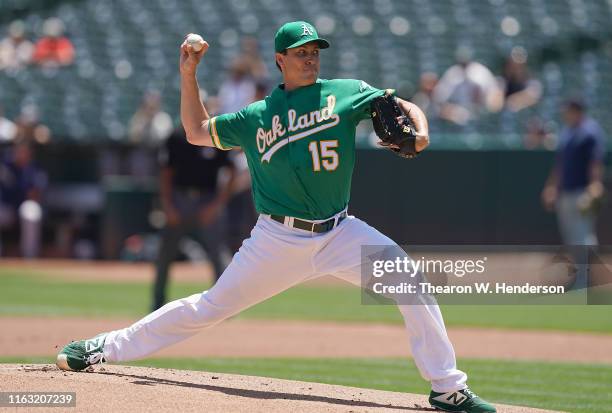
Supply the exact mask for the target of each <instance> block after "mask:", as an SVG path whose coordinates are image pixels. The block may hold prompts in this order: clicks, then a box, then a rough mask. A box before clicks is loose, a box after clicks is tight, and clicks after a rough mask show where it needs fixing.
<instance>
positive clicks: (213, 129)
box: [208, 116, 232, 151]
mask: <svg viewBox="0 0 612 413" xmlns="http://www.w3.org/2000/svg"><path fill="white" fill-rule="evenodd" d="M208 125H209V128H208V130H209V132H210V136H211V137H212V140H213V145H215V147H216V148H218V149H221V150H224V151H229V150H231V149H232V148H226V147H224V146H223V145H222V144H221V140H220V139H219V134H218V133H217V117H216V116H215V117H214V118H212V119H211V120H210V122H208Z"/></svg>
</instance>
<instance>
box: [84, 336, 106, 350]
mask: <svg viewBox="0 0 612 413" xmlns="http://www.w3.org/2000/svg"><path fill="white" fill-rule="evenodd" d="M102 344H104V337H94V338H92V339H90V340H86V341H85V351H86V352H88V353H89V352H90V351H94V350H98V349H100V348H101V347H102Z"/></svg>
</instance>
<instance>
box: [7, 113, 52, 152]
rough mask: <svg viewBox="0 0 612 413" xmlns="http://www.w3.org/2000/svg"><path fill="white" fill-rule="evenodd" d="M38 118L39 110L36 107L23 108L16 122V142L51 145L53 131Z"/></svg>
mask: <svg viewBox="0 0 612 413" xmlns="http://www.w3.org/2000/svg"><path fill="white" fill-rule="evenodd" d="M38 116H39V114H38V108H37V107H36V106H34V105H26V106H24V107H23V108H21V113H20V115H19V117H18V118H17V120H16V121H15V123H16V125H17V133H16V135H15V140H16V141H20V142H21V141H24V142H29V143H34V142H35V143H39V144H46V143H49V141H50V140H51V131H50V130H49V128H48V127H47V126H45V125H43V124H42V123H41V122H40V121H39V119H38Z"/></svg>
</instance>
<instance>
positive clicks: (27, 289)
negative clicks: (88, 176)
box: [0, 271, 612, 333]
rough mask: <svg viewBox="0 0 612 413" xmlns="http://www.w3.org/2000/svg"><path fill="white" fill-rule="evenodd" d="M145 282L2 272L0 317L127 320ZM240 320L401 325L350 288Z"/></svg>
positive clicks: (570, 313)
mask: <svg viewBox="0 0 612 413" xmlns="http://www.w3.org/2000/svg"><path fill="white" fill-rule="evenodd" d="M205 287H206V286H205V285H204V284H171V286H170V291H169V297H170V298H172V299H175V298H179V297H185V296H188V295H191V294H193V293H196V292H198V291H202V290H204V289H205ZM150 299H151V285H150V284H147V283H135V282H130V283H124V284H117V283H104V282H98V281H96V282H75V281H69V282H67V281H59V280H56V279H53V278H50V277H41V276H37V275H36V274H29V273H25V272H19V271H1V272H0V315H29V316H31V315H34V316H93V317H109V316H116V317H130V318H136V317H141V316H143V315H144V314H146V313H147V312H148V310H149V305H150ZM442 311H443V313H444V318H445V321H446V324H447V325H448V326H475V327H497V328H513V329H537V330H565V331H589V332H600V333H612V317H611V313H612V311H611V308H610V307H609V306H584V305H566V306H548V305H538V306H482V305H479V306H459V305H453V306H450V305H449V306H443V307H442ZM240 317H241V318H257V319H288V320H328V321H347V322H377V323H400V322H401V318H400V315H399V313H398V312H397V310H396V308H395V307H394V306H381V305H362V304H361V296H360V292H359V290H358V289H357V288H355V287H350V286H347V287H342V286H333V287H331V286H316V287H315V286H298V287H295V288H292V289H290V290H288V291H286V292H284V293H282V294H280V295H278V296H276V297H273V298H271V299H270V300H268V301H266V302H264V303H261V304H259V305H257V306H255V307H253V308H251V309H249V310H247V311H245V312H243V313H242V314H241V315H240Z"/></svg>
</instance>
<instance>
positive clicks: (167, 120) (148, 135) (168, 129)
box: [129, 91, 172, 147]
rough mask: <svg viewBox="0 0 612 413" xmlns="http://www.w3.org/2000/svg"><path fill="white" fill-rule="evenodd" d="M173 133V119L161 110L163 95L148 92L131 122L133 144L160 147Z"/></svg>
mask: <svg viewBox="0 0 612 413" xmlns="http://www.w3.org/2000/svg"><path fill="white" fill-rule="evenodd" d="M170 133H172V118H171V117H170V115H169V114H167V113H166V112H164V111H162V110H161V94H160V93H159V92H157V91H150V92H147V93H146V94H145V96H144V98H143V99H142V104H141V105H140V107H139V108H138V110H137V111H136V113H135V114H134V116H132V119H131V120H130V130H129V138H130V142H131V143H136V144H144V145H146V146H153V147H157V146H159V145H160V144H161V143H162V142H163V141H164V140H165V139H166V138H167V137H168V135H170Z"/></svg>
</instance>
